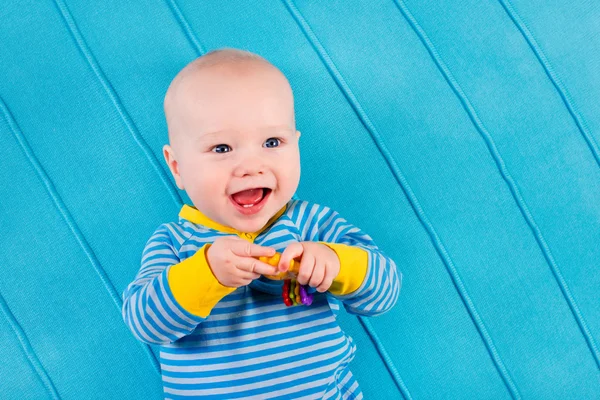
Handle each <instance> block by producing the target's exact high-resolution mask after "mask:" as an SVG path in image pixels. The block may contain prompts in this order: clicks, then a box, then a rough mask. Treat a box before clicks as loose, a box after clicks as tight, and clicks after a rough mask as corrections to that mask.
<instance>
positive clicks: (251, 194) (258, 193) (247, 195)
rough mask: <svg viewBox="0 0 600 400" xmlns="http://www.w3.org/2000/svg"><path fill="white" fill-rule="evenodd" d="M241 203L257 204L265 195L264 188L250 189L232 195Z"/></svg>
mask: <svg viewBox="0 0 600 400" xmlns="http://www.w3.org/2000/svg"><path fill="white" fill-rule="evenodd" d="M231 197H233V200H235V201H236V202H237V203H239V204H255V203H258V202H259V201H260V199H262V197H263V189H262V188H259V189H248V190H244V191H242V192H238V193H235V194H233V195H231Z"/></svg>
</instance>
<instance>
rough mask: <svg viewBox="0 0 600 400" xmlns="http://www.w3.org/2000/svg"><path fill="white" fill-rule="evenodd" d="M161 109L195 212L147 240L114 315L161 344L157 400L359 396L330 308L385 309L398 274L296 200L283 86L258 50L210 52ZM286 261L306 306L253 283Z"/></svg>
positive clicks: (362, 239) (296, 157)
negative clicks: (308, 297)
mask: <svg viewBox="0 0 600 400" xmlns="http://www.w3.org/2000/svg"><path fill="white" fill-rule="evenodd" d="M164 109H165V116H166V120H167V126H168V134H169V145H165V146H164V148H163V154H164V157H165V160H166V163H167V164H168V166H169V169H170V171H171V173H172V174H173V178H174V179H175V182H176V184H177V186H178V187H179V188H180V189H182V190H185V191H186V193H187V194H188V196H189V197H190V199H191V201H192V203H193V205H188V204H184V205H183V207H182V208H181V210H180V212H179V215H178V221H177V222H167V223H163V224H161V225H160V226H158V228H157V229H156V231H155V232H154V233H153V234H152V236H151V237H150V239H149V240H148V241H147V243H146V246H145V248H144V251H143V253H142V259H141V268H140V270H139V272H138V273H137V275H136V277H135V279H134V280H133V282H131V283H130V284H129V285H128V286H127V288H126V289H125V291H124V292H123V320H124V321H125V323H126V324H127V326H128V327H129V329H130V330H131V332H132V333H133V335H134V336H135V337H136V338H137V339H138V340H140V341H142V342H144V343H148V344H154V345H160V364H161V369H162V382H163V387H164V394H165V397H166V398H187V399H189V398H194V397H198V398H202V399H233V398H235V399H241V398H244V399H265V398H269V399H271V398H281V399H300V398H302V399H341V398H344V399H347V398H348V399H360V398H362V397H363V394H362V392H361V389H360V387H359V385H358V382H357V380H356V379H355V378H354V376H353V375H352V373H351V372H350V369H349V366H348V365H349V363H350V361H352V360H353V359H354V354H355V351H356V346H355V344H354V342H353V340H352V338H351V337H350V336H348V335H345V334H344V332H343V331H342V330H341V329H340V327H339V325H338V324H337V322H336V316H337V314H338V312H339V308H340V305H341V304H343V306H344V308H345V309H346V311H347V312H348V313H350V314H355V315H363V316H375V315H380V314H382V313H384V312H386V311H388V310H389V309H390V308H391V307H392V306H393V305H394V304H395V303H396V301H397V299H398V295H399V293H400V287H401V284H402V274H401V273H400V272H399V271H397V270H396V264H395V263H394V261H393V260H392V259H390V258H389V257H388V256H387V255H385V254H384V253H383V252H382V251H381V250H380V249H379V248H378V247H377V246H376V245H375V243H374V242H373V240H372V239H371V237H370V236H369V235H367V234H366V233H364V232H362V231H361V230H360V229H359V228H357V227H355V226H353V225H351V224H349V223H348V222H347V221H346V220H345V219H344V218H342V217H341V216H340V215H339V214H338V213H337V212H335V211H333V210H331V209H330V208H329V207H326V206H324V205H319V204H314V203H310V202H308V201H304V200H299V199H296V198H293V195H294V193H295V191H296V188H297V187H298V183H299V180H300V152H299V147H298V141H299V138H300V132H299V131H297V130H296V123H295V117H294V98H293V95H292V90H291V87H290V84H289V82H288V80H287V79H286V77H285V76H284V75H283V73H282V72H281V71H280V70H279V69H277V68H276V67H275V66H273V65H272V64H271V63H269V62H268V61H267V60H265V59H264V58H262V57H260V56H258V55H256V54H253V53H250V52H247V51H244V50H238V49H232V48H224V49H219V50H215V51H211V52H209V53H207V54H205V55H203V56H202V57H199V58H197V59H196V60H194V61H192V62H191V63H190V64H188V65H187V66H186V67H185V68H183V70H181V71H180V72H179V73H178V74H177V76H176V77H175V79H173V81H172V82H171V85H170V86H169V88H168V90H167V93H166V96H165V101H164ZM277 252H279V253H277ZM276 253H277V254H279V255H280V256H281V257H280V259H279V260H278V261H276V262H271V263H269V261H273V260H277V258H276V257H273V256H276ZM293 259H294V260H295V261H294V263H296V264H298V263H299V265H300V268H299V272H298V273H297V275H295V276H296V279H297V283H298V284H301V285H308V286H307V287H308V288H309V290H310V291H311V292H312V296H313V302H312V304H310V305H305V304H302V303H300V304H297V303H294V304H292V305H289V304H286V303H284V300H283V293H282V292H283V283H284V281H283V280H280V279H269V278H267V277H265V276H264V275H267V276H271V278H272V275H277V274H282V273H284V272H286V271H288V269H289V268H290V264H291V261H292V260H293Z"/></svg>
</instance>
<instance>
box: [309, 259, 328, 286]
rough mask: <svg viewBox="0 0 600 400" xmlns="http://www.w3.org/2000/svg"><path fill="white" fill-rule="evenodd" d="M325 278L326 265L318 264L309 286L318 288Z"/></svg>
mask: <svg viewBox="0 0 600 400" xmlns="http://www.w3.org/2000/svg"><path fill="white" fill-rule="evenodd" d="M324 277H325V263H322V262H318V261H317V262H316V265H315V268H314V269H313V272H312V275H311V276H310V281H309V282H308V285H309V286H311V287H314V288H316V287H317V286H319V285H320V284H321V282H323V278H324Z"/></svg>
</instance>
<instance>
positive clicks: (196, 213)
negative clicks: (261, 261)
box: [179, 203, 288, 241]
mask: <svg viewBox="0 0 600 400" xmlns="http://www.w3.org/2000/svg"><path fill="white" fill-rule="evenodd" d="M287 206H288V204H287V203H286V204H285V205H284V206H283V207H282V208H281V209H280V210H279V211H277V213H276V214H275V215H273V216H272V217H271V218H270V219H269V221H267V223H266V224H265V226H263V227H262V228H261V229H259V230H258V231H256V232H241V231H238V230H237V229H235V228H232V227H230V226H226V225H222V224H220V223H218V222H217V221H214V220H212V219H211V218H209V217H208V216H206V215H205V214H204V213H202V211H200V210H198V209H197V208H196V207H194V206H190V205H188V204H184V205H183V207H181V211H179V217H181V218H183V219H186V220H188V221H190V222H193V223H195V224H200V225H204V226H206V227H208V228H211V229H215V230H217V231H221V232H227V233H234V234H236V235H238V236H240V237H241V238H243V239H250V240H252V241H254V239H255V238H256V237H257V236H258V235H260V234H261V233H262V232H263V231H265V230H266V229H267V228H269V227H270V226H271V224H272V223H273V222H275V221H276V220H277V219H278V218H279V217H281V215H282V214H283V213H284V212H285V210H286V209H287Z"/></svg>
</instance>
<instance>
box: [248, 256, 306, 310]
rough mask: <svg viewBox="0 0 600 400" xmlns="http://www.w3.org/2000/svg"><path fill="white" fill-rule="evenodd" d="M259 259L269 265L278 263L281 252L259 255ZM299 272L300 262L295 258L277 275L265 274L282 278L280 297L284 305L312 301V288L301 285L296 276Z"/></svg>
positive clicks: (274, 277)
mask: <svg viewBox="0 0 600 400" xmlns="http://www.w3.org/2000/svg"><path fill="white" fill-rule="evenodd" d="M258 259H259V260H260V261H262V262H264V263H267V264H269V265H273V266H277V265H279V260H280V259H281V253H275V255H274V256H272V257H266V256H261V257H259V258H258ZM299 273H300V262H299V261H297V260H291V261H290V267H289V268H288V270H287V271H285V272H280V273H278V274H277V275H265V276H266V277H267V278H269V279H273V280H276V281H280V280H283V289H282V297H283V302H284V303H285V305H286V306H288V307H290V306H293V305H298V304H304V305H306V306H310V305H311V304H312V302H313V295H312V292H314V291H312V288H310V287H309V286H308V285H301V284H299V283H298V281H297V280H296V278H297V277H298V274H299Z"/></svg>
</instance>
